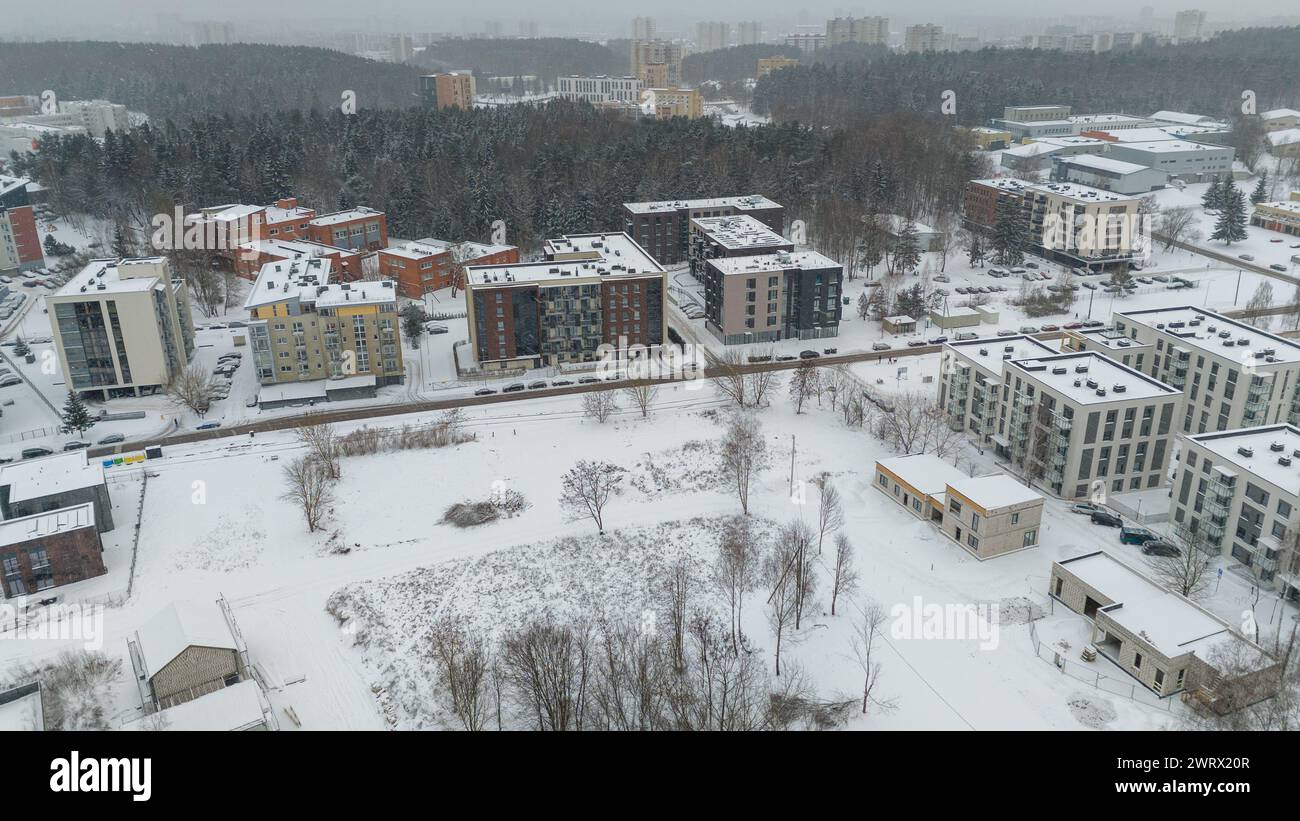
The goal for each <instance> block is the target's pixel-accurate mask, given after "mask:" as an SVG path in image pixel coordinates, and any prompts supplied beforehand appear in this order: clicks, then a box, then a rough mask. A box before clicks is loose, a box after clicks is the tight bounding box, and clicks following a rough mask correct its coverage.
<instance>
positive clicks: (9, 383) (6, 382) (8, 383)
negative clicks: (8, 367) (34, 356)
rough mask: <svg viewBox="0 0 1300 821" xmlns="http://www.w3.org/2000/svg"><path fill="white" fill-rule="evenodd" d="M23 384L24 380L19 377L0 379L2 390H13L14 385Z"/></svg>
mask: <svg viewBox="0 0 1300 821" xmlns="http://www.w3.org/2000/svg"><path fill="white" fill-rule="evenodd" d="M21 384H23V380H22V378H21V377H18V376H6V377H4V378H3V379H0V388H12V387H13V386H14V385H21Z"/></svg>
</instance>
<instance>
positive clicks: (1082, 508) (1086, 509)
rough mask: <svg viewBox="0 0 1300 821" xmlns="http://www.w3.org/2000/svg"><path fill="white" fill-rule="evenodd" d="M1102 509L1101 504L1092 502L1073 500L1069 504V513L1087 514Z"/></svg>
mask: <svg viewBox="0 0 1300 821" xmlns="http://www.w3.org/2000/svg"><path fill="white" fill-rule="evenodd" d="M1102 509H1103V508H1102V507H1101V505H1094V504H1093V503H1092V502H1075V503H1074V504H1072V505H1070V512H1071V513H1086V514H1087V515H1089V516H1091V515H1092V514H1094V513H1096V512H1097V511H1099V510H1102Z"/></svg>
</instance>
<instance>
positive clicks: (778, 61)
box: [758, 57, 799, 77]
mask: <svg viewBox="0 0 1300 821" xmlns="http://www.w3.org/2000/svg"><path fill="white" fill-rule="evenodd" d="M797 65H799V61H798V60H795V59H794V58H792V57H760V58H759V60H758V76H759V77H766V76H767V75H769V74H771V73H772V72H773V71H780V70H781V69H783V68H794V67H795V66H797Z"/></svg>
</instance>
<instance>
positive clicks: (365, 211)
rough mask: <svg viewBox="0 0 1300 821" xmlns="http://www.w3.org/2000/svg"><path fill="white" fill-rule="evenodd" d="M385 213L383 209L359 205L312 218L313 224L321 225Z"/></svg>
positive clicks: (335, 223) (341, 222)
mask: <svg viewBox="0 0 1300 821" xmlns="http://www.w3.org/2000/svg"><path fill="white" fill-rule="evenodd" d="M383 213H384V212H383V211H376V210H374V209H373V208H366V207H365V206H359V207H357V208H349V209H348V210H346V211H335V212H334V213H333V214H322V215H321V216H319V217H313V218H312V219H311V224H312V225H320V226H326V225H341V224H343V223H346V222H352V221H354V220H359V219H366V218H368V217H378V216H382V215H383Z"/></svg>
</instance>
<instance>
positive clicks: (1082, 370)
mask: <svg viewBox="0 0 1300 821" xmlns="http://www.w3.org/2000/svg"><path fill="white" fill-rule="evenodd" d="M1074 372H1075V373H1087V372H1088V366H1087V365H1075V366H1074Z"/></svg>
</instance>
